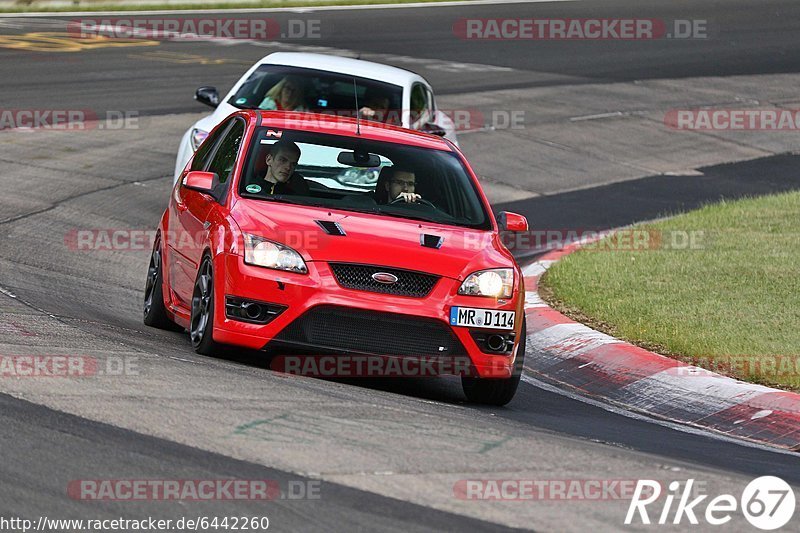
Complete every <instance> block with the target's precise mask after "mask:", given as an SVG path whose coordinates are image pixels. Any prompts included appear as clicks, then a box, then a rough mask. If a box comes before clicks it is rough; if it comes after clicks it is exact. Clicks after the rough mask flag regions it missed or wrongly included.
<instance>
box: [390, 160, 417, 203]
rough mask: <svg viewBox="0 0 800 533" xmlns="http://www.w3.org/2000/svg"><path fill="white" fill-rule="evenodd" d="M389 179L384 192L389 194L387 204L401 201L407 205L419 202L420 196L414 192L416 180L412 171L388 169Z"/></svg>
mask: <svg viewBox="0 0 800 533" xmlns="http://www.w3.org/2000/svg"><path fill="white" fill-rule="evenodd" d="M387 171H388V173H389V179H387V180H386V182H385V186H386V191H387V192H388V193H389V202H388V203H392V202H394V201H396V200H403V201H405V202H407V203H410V202H416V201H417V200H421V199H422V196H421V195H419V194H417V193H416V192H414V189H415V188H416V186H417V178H416V176H415V174H414V171H413V170H408V169H404V168H396V167H388V168H387Z"/></svg>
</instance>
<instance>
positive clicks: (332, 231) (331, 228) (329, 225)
mask: <svg viewBox="0 0 800 533" xmlns="http://www.w3.org/2000/svg"><path fill="white" fill-rule="evenodd" d="M314 222H316V223H317V225H318V226H319V227H320V228H322V231H324V232H325V233H327V234H328V235H335V236H337V237H344V236H345V235H347V233H345V232H344V229H343V228H342V226H340V225H339V223H338V222H334V221H332V220H315V221H314Z"/></svg>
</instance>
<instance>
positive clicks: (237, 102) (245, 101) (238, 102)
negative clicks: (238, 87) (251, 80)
mask: <svg viewBox="0 0 800 533" xmlns="http://www.w3.org/2000/svg"><path fill="white" fill-rule="evenodd" d="M246 103H247V98H239V99H238V100H236V105H242V104H246Z"/></svg>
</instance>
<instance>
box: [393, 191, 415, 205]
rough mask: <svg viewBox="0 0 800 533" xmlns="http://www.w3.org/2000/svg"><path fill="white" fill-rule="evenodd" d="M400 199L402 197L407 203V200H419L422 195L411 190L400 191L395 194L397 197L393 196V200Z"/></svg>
mask: <svg viewBox="0 0 800 533" xmlns="http://www.w3.org/2000/svg"><path fill="white" fill-rule="evenodd" d="M400 199H403V200H405V201H406V202H407V203H409V202H416V201H417V200H421V199H422V196H420V195H419V194H416V193H413V192H401V193H400V194H398V195H397V198H395V200H400Z"/></svg>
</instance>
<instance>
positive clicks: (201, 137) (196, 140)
mask: <svg viewBox="0 0 800 533" xmlns="http://www.w3.org/2000/svg"><path fill="white" fill-rule="evenodd" d="M206 137H208V132H207V131H204V130H200V129H197V128H193V129H192V134H191V135H190V136H189V139H190V140H191V143H192V149H193V150H195V151H197V149H198V148H200V145H201V144H203V141H205V140H206Z"/></svg>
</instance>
